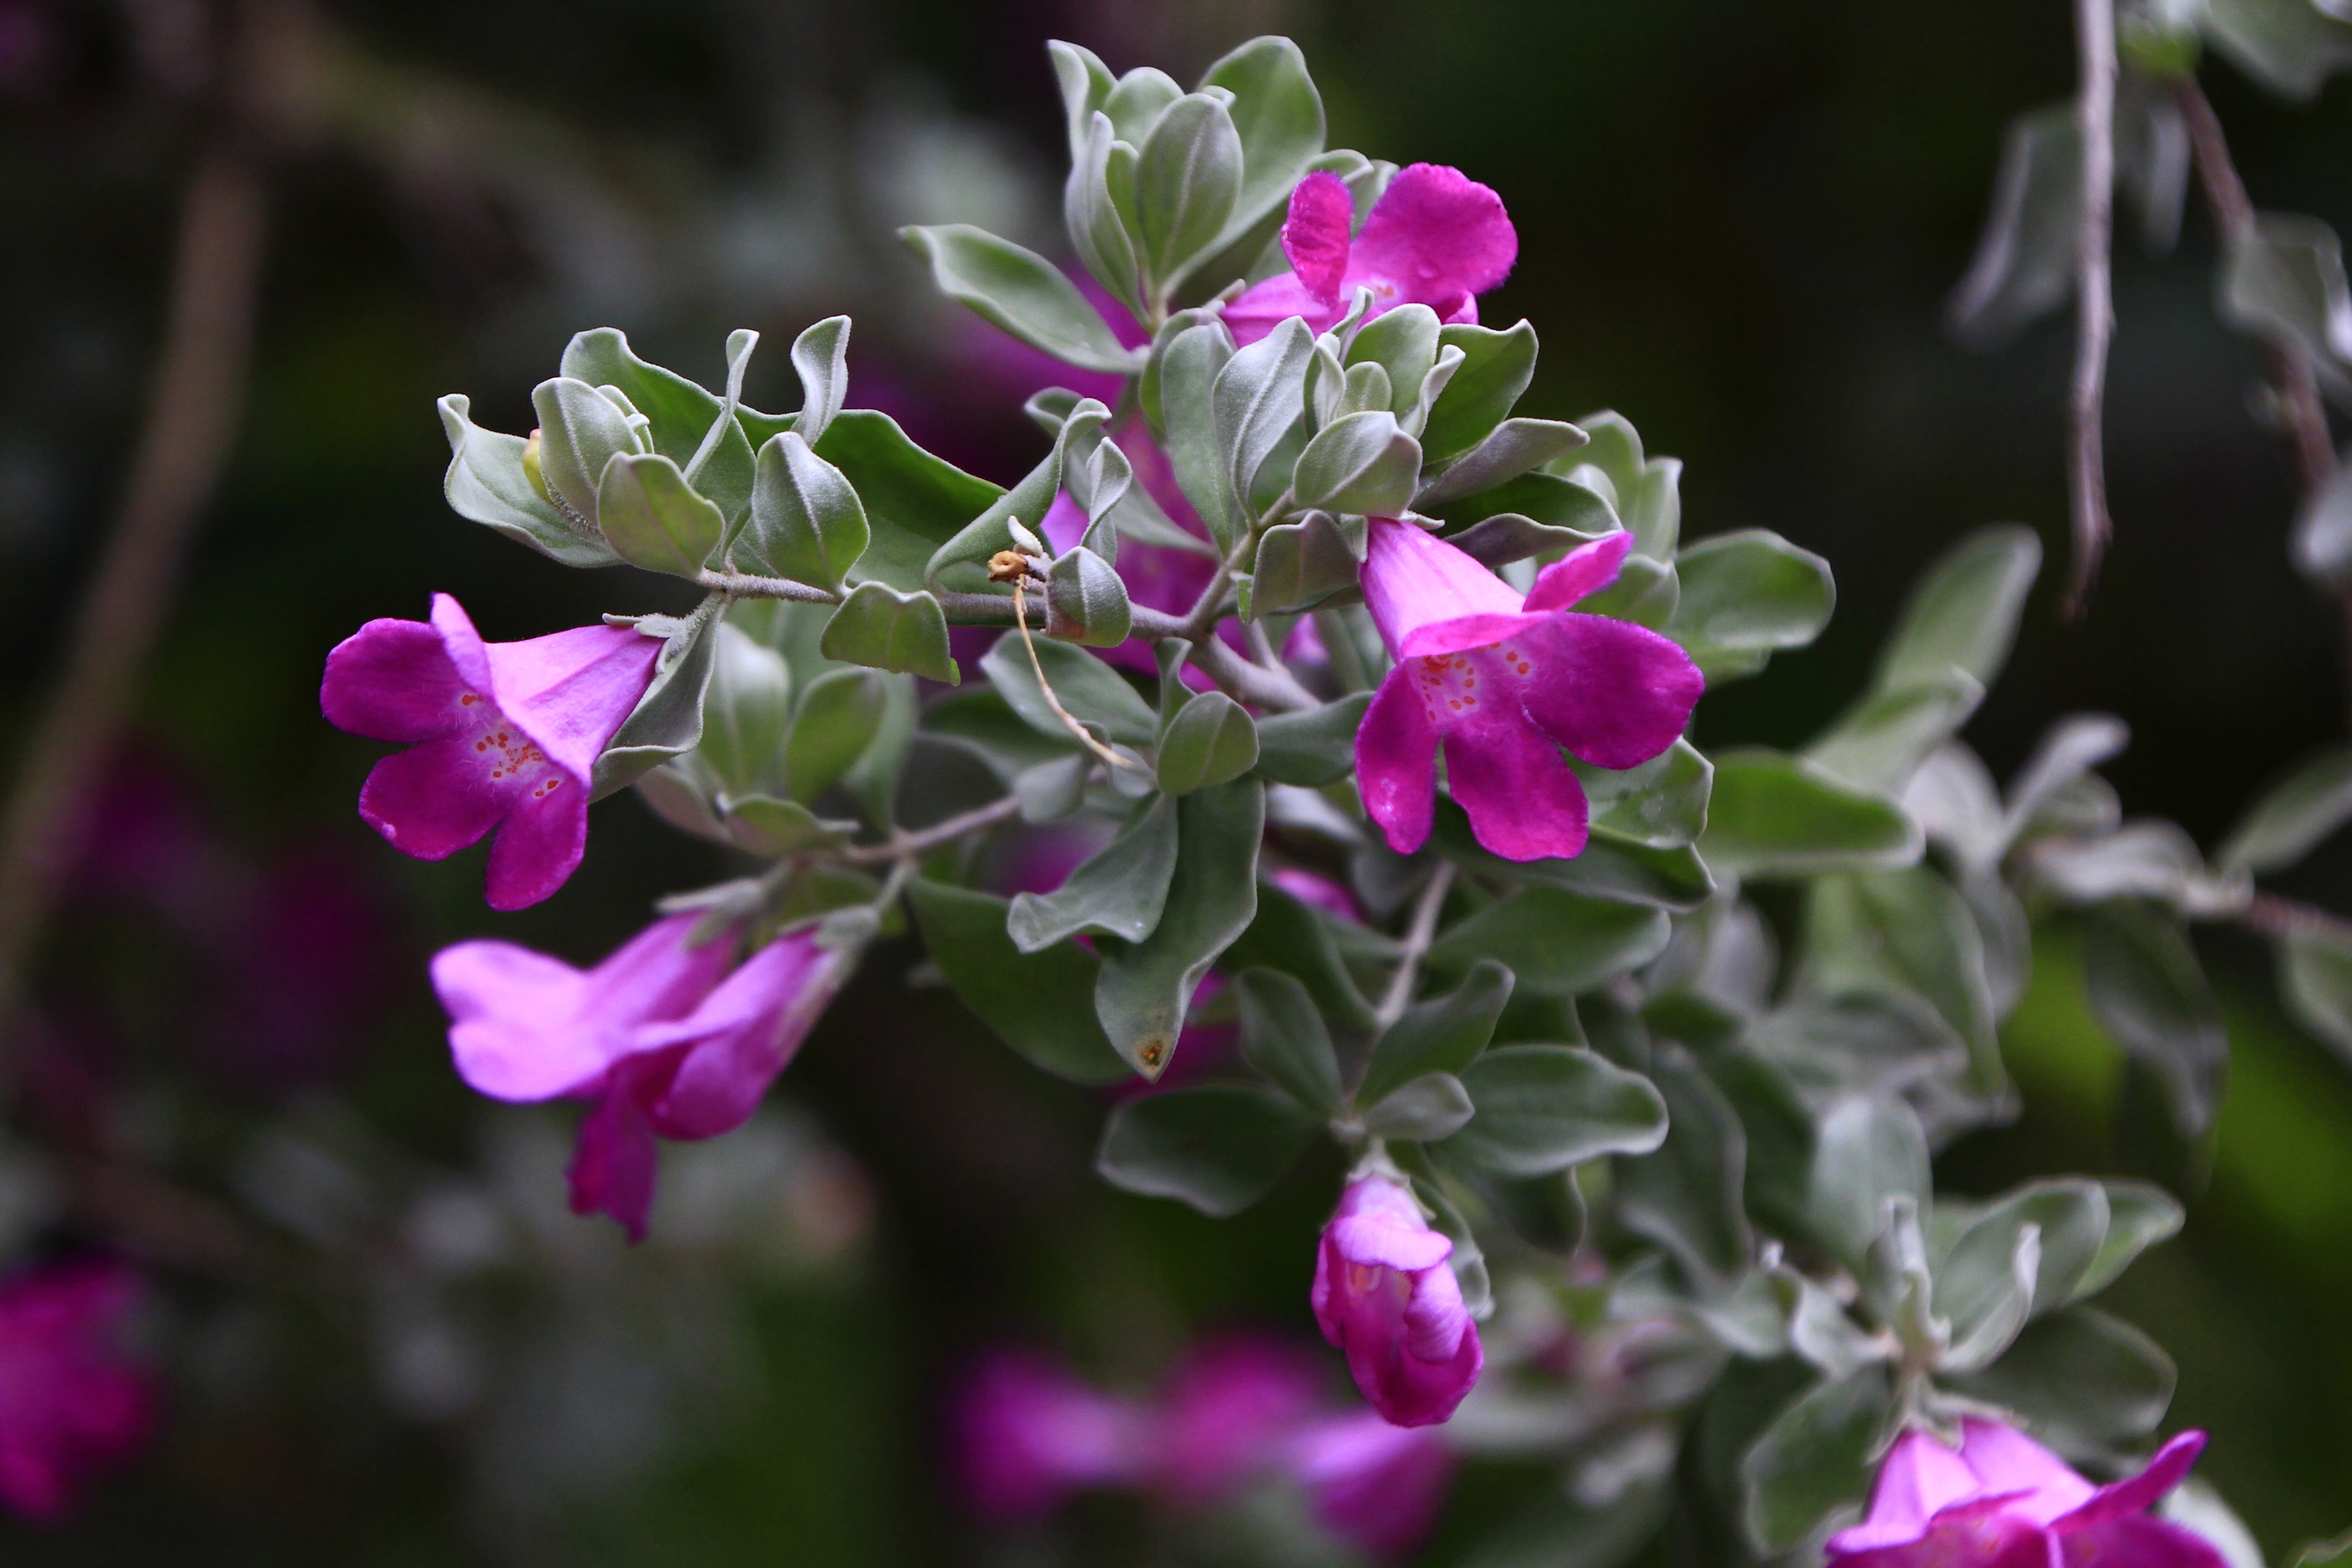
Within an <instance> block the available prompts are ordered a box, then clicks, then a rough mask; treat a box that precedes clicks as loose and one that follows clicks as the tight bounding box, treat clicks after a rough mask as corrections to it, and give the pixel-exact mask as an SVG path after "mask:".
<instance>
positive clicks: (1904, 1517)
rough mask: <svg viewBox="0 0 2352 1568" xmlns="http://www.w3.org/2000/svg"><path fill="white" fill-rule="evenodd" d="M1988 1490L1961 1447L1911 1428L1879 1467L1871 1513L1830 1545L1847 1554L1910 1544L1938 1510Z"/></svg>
mask: <svg viewBox="0 0 2352 1568" xmlns="http://www.w3.org/2000/svg"><path fill="white" fill-rule="evenodd" d="M1983 1492H1984V1486H1983V1483H1982V1482H1981V1481H1979V1479H1978V1478H1977V1474H1976V1472H1975V1471H1973V1470H1971V1469H1969V1466H1968V1462H1967V1461H1966V1460H1965V1459H1963V1458H1960V1456H1959V1454H1958V1451H1956V1450H1954V1449H1951V1448H1948V1447H1945V1446H1944V1445H1943V1443H1942V1442H1941V1441H1940V1440H1939V1439H1937V1437H1936V1436H1934V1435H1933V1434H1932V1433H1927V1432H1921V1431H1916V1430H1914V1431H1909V1432H1906V1433H1904V1434H1903V1436H1900V1437H1897V1438H1896V1439H1895V1447H1893V1448H1891V1449H1889V1450H1888V1451H1887V1455H1886V1458H1885V1461H1884V1462H1883V1463H1882V1464H1881V1465H1880V1466H1879V1468H1878V1479H1877V1480H1876V1481H1875V1482H1874V1483H1873V1485H1872V1487H1871V1489H1870V1511H1869V1512H1868V1513H1867V1514H1866V1515H1865V1516H1864V1519H1863V1521H1862V1522H1861V1523H1860V1524H1857V1525H1855V1526H1853V1528H1852V1529H1850V1530H1843V1531H1839V1532H1838V1533H1837V1534H1835V1535H1833V1536H1832V1537H1830V1540H1829V1549H1830V1551H1832V1552H1837V1553H1841V1554H1843V1553H1845V1552H1869V1551H1874V1550H1877V1549H1879V1548H1883V1547H1888V1546H1904V1545H1907V1544H1909V1543H1910V1542H1914V1541H1916V1540H1918V1539H1919V1538H1920V1537H1921V1536H1923V1535H1925V1534H1927V1527H1928V1526H1929V1524H1931V1523H1932V1522H1933V1521H1934V1520H1935V1518H1936V1516H1937V1514H1938V1513H1941V1512H1942V1511H1943V1510H1946V1509H1948V1508H1951V1507H1954V1506H1956V1505H1958V1504H1960V1503H1964V1502H1969V1501H1972V1500H1976V1499H1977V1498H1979V1497H1980V1496H1981V1495H1983Z"/></svg>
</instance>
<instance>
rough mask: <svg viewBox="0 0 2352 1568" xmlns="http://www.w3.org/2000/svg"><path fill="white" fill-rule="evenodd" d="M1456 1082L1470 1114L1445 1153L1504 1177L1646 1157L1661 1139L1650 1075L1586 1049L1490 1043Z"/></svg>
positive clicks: (1661, 1110)
mask: <svg viewBox="0 0 2352 1568" xmlns="http://www.w3.org/2000/svg"><path fill="white" fill-rule="evenodd" d="M1416 1081H1418V1080H1416ZM1462 1083H1463V1086H1464V1087H1465V1088H1466V1089H1468V1090H1469V1091H1470V1100H1471V1103H1472V1104H1474V1105H1475V1106H1476V1108H1477V1115H1476V1116H1475V1117H1474V1118H1473V1119H1472V1120H1471V1121H1470V1123H1469V1125H1468V1126H1466V1127H1465V1128H1463V1129H1462V1131H1459V1132H1456V1133H1455V1134H1454V1136H1453V1138H1452V1139H1451V1140H1449V1141H1448V1142H1447V1143H1446V1146H1445V1147H1446V1151H1447V1152H1448V1153H1450V1154H1458V1155H1460V1156H1461V1157H1462V1158H1463V1159H1465V1160H1467V1161H1469V1162H1471V1163H1474V1164H1477V1165H1483V1166H1486V1168H1488V1169H1490V1170H1494V1171H1499V1172H1501V1173H1503V1174H1505V1175H1507V1176H1543V1175H1549V1174H1550V1173H1553V1172H1555V1171H1565V1170H1567V1169H1568V1168H1569V1167H1570V1166H1571V1165H1580V1164H1582V1163H1584V1162H1585V1161H1587V1160H1591V1159H1596V1158H1598V1157H1599V1156H1601V1155H1603V1154H1647V1153H1649V1152H1652V1151H1653V1150H1654V1149H1656V1148H1657V1147H1658V1146H1659V1145H1660V1144H1661V1143H1663V1142H1665V1137H1666V1104H1665V1100H1664V1099H1663V1098H1662V1097H1661V1096H1660V1095H1659V1093H1658V1091H1657V1090H1656V1089H1654V1088H1653V1087H1651V1085H1650V1082H1649V1080H1648V1079H1644V1078H1643V1077H1642V1076H1641V1075H1640V1074H1638V1073H1631V1072H1627V1071H1626V1070H1625V1069H1624V1068H1618V1067H1612V1066H1611V1065H1610V1064H1609V1063H1607V1062H1606V1061H1603V1060H1602V1059H1601V1058H1599V1057H1597V1056H1595V1055H1593V1054H1592V1053H1591V1051H1588V1050H1580V1049H1576V1048H1573V1047H1568V1046H1501V1047H1496V1048H1495V1049H1494V1050H1491V1051H1488V1052H1486V1054H1485V1055H1484V1056H1481V1057H1479V1058H1477V1059H1476V1060H1475V1061H1473V1062H1471V1063H1470V1064H1469V1066H1467V1067H1466V1068H1464V1069H1463V1071H1462ZM1406 1087H1407V1088H1408V1089H1409V1088H1411V1087H1412V1086H1411V1085H1410V1084H1408V1085H1407V1086H1406ZM1398 1092H1400V1093H1402V1092H1403V1091H1402V1090H1399V1091H1398Z"/></svg>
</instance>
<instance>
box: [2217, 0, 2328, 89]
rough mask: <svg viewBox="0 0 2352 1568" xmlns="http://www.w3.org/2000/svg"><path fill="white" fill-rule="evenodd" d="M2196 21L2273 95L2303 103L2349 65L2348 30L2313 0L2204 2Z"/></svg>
mask: <svg viewBox="0 0 2352 1568" xmlns="http://www.w3.org/2000/svg"><path fill="white" fill-rule="evenodd" d="M2199 19H2200V22H2201V23H2202V25H2203V29H2204V32H2205V35H2206V37H2209V38H2210V39H2211V40H2212V42H2213V47H2215V48H2217V49H2219V50H2221V53H2223V54H2225V55H2227V56H2228V57H2229V58H2230V60H2231V63H2232V64H2233V65H2236V66H2237V67H2238V68H2241V69H2242V70H2243V71H2245V72H2246V74H2247V75H2249V76H2251V77H2252V78H2253V79H2255V80H2256V81H2259V82H2261V83H2262V84H2263V86H2265V87H2267V88H2269V89H2271V90H2272V91H2273V92H2276V93H2280V94H2283V95H2284V96H2285V97H2287V98H2291V99H2295V100H2310V99H2313V98H2315V97H2317V96H2318V93H2319V89H2320V87H2321V86H2322V84H2324V83H2325V82H2326V80H2327V79H2328V78H2329V77H2330V76H2332V75H2334V74H2335V73H2336V72H2337V71H2339V70H2342V69H2344V68H2346V67H2347V66H2352V26H2346V25H2345V18H2344V17H2343V16H2341V14H2340V13H2334V12H2331V11H2329V10H2328V9H2326V7H2324V6H2321V5H2315V4H2313V3H2312V0H2206V4H2205V5H2202V6H2201V7H2200V16H2199Z"/></svg>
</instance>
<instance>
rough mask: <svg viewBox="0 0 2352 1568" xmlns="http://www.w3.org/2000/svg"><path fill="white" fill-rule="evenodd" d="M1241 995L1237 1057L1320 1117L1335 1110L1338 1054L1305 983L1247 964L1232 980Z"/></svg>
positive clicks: (1275, 971)
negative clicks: (1240, 1038)
mask: <svg viewBox="0 0 2352 1568" xmlns="http://www.w3.org/2000/svg"><path fill="white" fill-rule="evenodd" d="M1234 994H1236V995H1237V996H1238V997H1239V998H1240V1000H1241V1009H1242V1058H1243V1059H1244V1060H1245V1061H1247V1062H1248V1063H1249V1064H1250V1066H1252V1067H1254V1068H1257V1070H1258V1071H1260V1072H1262V1073H1264V1074H1265V1076H1266V1077H1268V1078H1270V1079H1273V1080H1274V1081H1275V1083H1276V1085H1277V1086H1278V1087H1279V1088H1280V1089H1282V1091H1283V1092H1284V1093H1285V1094H1287V1095H1289V1096H1290V1098H1291V1099H1293V1100H1297V1102H1298V1103H1299V1104H1300V1105H1301V1106H1304V1107H1305V1108H1306V1109H1307V1110H1311V1111H1313V1112H1314V1113H1315V1114H1316V1115H1318V1116H1320V1117H1329V1116H1334V1115H1337V1114H1338V1113H1339V1053H1338V1052H1336V1051H1334V1050H1333V1049H1332V1048H1331V1036H1330V1032H1329V1031H1328V1030H1327V1029H1326V1028H1324V1026H1323V1016H1322V1015H1321V1014H1320V1013H1318V1012H1317V1011H1316V1009H1315V1002H1314V999H1313V998H1312V997H1310V996H1309V995H1308V994H1307V987H1306V986H1304V985H1302V984H1299V983H1298V981H1297V979H1296V978H1295V977H1293V976H1291V975H1288V974H1285V973H1281V972H1280V971H1279V970H1274V969H1250V970H1245V971H1244V972H1243V973H1242V976H1241V978H1240V979H1239V980H1238V981H1236V982H1235V983H1234Z"/></svg>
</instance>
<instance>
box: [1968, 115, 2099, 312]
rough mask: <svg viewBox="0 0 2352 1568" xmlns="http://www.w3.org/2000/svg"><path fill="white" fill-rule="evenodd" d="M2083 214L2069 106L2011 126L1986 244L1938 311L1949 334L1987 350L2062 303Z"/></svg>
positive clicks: (2079, 147) (2079, 155) (2078, 132)
mask: <svg viewBox="0 0 2352 1568" xmlns="http://www.w3.org/2000/svg"><path fill="white" fill-rule="evenodd" d="M2082 210H2083V135H2082V129H2081V126H2080V123H2079V119H2078V116H2077V114H2076V111H2075V108H2074V104H2073V103H2072V102H2071V101H2070V102H2066V103H2056V104H2051V105H2049V106H2047V107H2045V108H2042V109H2037V110H2033V111H2032V113H2030V114H2022V115H2020V116H2018V117H2017V118H2016V119H2015V120H2012V121H2010V123H2009V130H2008V131H2007V132H2006V133H2005V134H2004V135H2003V136H2002V138H2001V151H2000V174H1998V175H1997V176H1996V177H1995V179H1994V184H1993V193H1992V205H1991V207H1990V210H1989V211H1988V212H1987V214H1986V215H1985V229H1984V237H1982V238H1981V239H1979V241H1978V242H1977V253H1976V256H1975V258H1974V259H1973V260H1971V261H1970V262H1969V270H1968V273H1967V275H1966V276H1965V277H1963V278H1962V279H1960V281H1959V285H1958V287H1957V288H1955V289H1953V290H1952V297H1951V299H1950V300H1948V302H1947V303H1946V305H1945V307H1944V312H1945V320H1946V321H1947V322H1948V323H1949V325H1950V327H1951V330H1952V334H1953V335H1954V336H1955V337H1957V338H1958V339H1959V340H1960V341H1961V342H1966V343H1969V344H1970V345H1971V346H1974V347H1979V348H1984V347H1990V346H1991V345H1993V344H1995V343H1998V342H2000V341H2001V340H2003V339H2004V338H2006V337H2008V336H2009V335H2010V334H2011V333H2012V332H2014V331H2017V329H2019V328H2020V327H2022V326H2023V325H2025V324H2026V323H2027V322H2028V321H2032V320H2033V319H2034V318H2035V317H2037V316H2042V315H2044V314H2046V313H2048V312H2049V311H2052V310H2056V309H2057V308H2058V307H2059V306H2060V305H2062V304H2063V303H2065V301H2066V300H2067V299H2068V297H2069V296H2071V295H2072V294H2073V293H2074V252H2075V239H2076V235H2077V234H2078V232H2079V231H2080V229H2081V227H2082Z"/></svg>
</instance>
